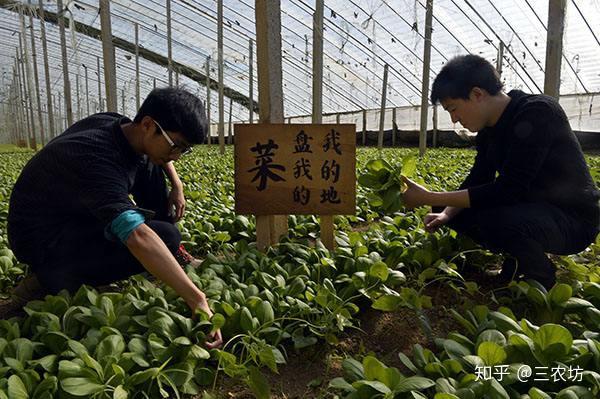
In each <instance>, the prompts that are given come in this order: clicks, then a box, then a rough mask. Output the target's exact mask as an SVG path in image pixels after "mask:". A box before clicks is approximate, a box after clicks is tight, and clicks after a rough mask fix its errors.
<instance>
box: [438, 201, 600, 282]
mask: <svg viewBox="0 0 600 399" xmlns="http://www.w3.org/2000/svg"><path fill="white" fill-rule="evenodd" d="M436 211H440V209H436ZM449 226H450V227H451V228H452V229H454V230H456V231H457V232H459V233H462V234H465V235H467V236H469V237H471V238H472V239H473V240H474V241H475V242H477V243H478V244H480V245H481V246H483V247H485V248H486V249H489V250H491V251H493V252H498V253H505V254H508V255H510V256H512V257H514V258H515V260H516V267H517V270H516V275H523V276H524V278H527V279H535V280H538V281H539V282H540V283H542V284H543V285H545V286H546V287H550V286H552V285H553V284H554V282H555V281H556V277H555V271H556V270H555V266H554V264H553V263H552V261H551V260H550V259H549V258H548V256H547V255H546V253H552V254H556V255H570V254H575V253H578V252H581V251H583V250H584V249H585V248H587V246H588V245H590V244H591V243H592V242H593V241H594V239H595V237H596V235H597V234H598V230H597V227H595V226H593V225H592V224H591V223H590V222H587V221H583V220H580V219H579V218H577V217H575V216H573V215H569V214H567V213H566V212H564V211H562V210H561V209H559V208H557V207H555V206H553V205H550V204H547V203H523V204H517V205H514V206H505V207H497V208H489V209H463V210H462V211H461V212H460V213H459V214H458V215H456V216H455V217H454V218H453V219H452V220H451V221H450V223H449ZM505 272H506V271H505ZM509 272H510V274H512V272H513V271H512V270H509Z"/></svg>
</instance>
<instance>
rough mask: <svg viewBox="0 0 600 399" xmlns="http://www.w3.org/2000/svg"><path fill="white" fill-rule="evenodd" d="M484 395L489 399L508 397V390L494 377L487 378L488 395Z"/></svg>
mask: <svg viewBox="0 0 600 399" xmlns="http://www.w3.org/2000/svg"><path fill="white" fill-rule="evenodd" d="M486 397H489V399H510V396H508V392H506V390H505V389H504V387H503V386H502V385H500V383H499V382H498V381H497V380H495V379H491V380H489V390H488V396H486Z"/></svg>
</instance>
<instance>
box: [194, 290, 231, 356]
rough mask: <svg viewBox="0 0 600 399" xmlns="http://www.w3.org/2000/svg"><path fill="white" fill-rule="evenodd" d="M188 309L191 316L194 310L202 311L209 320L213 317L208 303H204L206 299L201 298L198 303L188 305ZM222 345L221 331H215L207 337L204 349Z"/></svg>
mask: <svg viewBox="0 0 600 399" xmlns="http://www.w3.org/2000/svg"><path fill="white" fill-rule="evenodd" d="M188 306H189V307H190V309H192V315H193V314H194V313H195V312H196V309H200V310H202V311H203V312H204V313H206V314H207V315H208V317H209V318H212V317H213V312H212V310H210V308H209V307H208V302H206V297H202V299H200V300H199V301H197V302H195V303H191V304H190V303H188ZM221 345H223V337H222V336H221V330H217V331H215V332H214V333H212V334H209V335H208V341H207V342H206V347H207V348H209V349H214V348H218V347H220V346H221Z"/></svg>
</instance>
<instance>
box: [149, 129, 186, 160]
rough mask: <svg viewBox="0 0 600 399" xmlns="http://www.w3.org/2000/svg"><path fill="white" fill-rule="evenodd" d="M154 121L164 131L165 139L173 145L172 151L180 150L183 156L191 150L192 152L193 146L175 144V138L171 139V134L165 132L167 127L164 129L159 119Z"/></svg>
mask: <svg viewBox="0 0 600 399" xmlns="http://www.w3.org/2000/svg"><path fill="white" fill-rule="evenodd" d="M154 123H155V124H156V126H158V129H159V130H160V132H161V133H162V135H163V137H164V138H165V140H167V143H169V145H170V146H171V151H172V152H178V153H180V154H181V155H182V156H183V155H187V154H189V153H190V152H192V147H191V146H189V147H185V146H182V145H180V144H175V142H173V140H172V139H171V137H169V135H168V134H167V132H165V129H163V128H162V126H161V125H160V124H159V123H158V122H157V121H154Z"/></svg>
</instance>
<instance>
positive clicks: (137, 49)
mask: <svg viewBox="0 0 600 399" xmlns="http://www.w3.org/2000/svg"><path fill="white" fill-rule="evenodd" d="M139 35H140V27H139V25H138V23H137V22H136V23H135V109H136V110H138V109H140V42H139V40H140V36H139Z"/></svg>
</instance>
